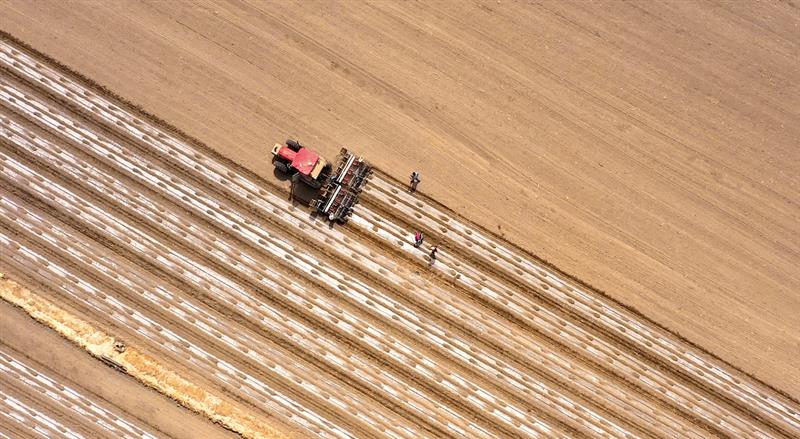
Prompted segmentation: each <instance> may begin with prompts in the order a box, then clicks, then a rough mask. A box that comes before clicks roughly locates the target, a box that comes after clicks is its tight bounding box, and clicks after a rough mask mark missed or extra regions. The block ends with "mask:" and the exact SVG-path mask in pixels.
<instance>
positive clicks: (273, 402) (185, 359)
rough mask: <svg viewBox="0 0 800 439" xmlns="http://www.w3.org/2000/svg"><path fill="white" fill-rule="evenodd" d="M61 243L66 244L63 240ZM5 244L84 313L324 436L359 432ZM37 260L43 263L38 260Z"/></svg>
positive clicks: (26, 270)
mask: <svg viewBox="0 0 800 439" xmlns="http://www.w3.org/2000/svg"><path fill="white" fill-rule="evenodd" d="M0 224H2V223H0ZM3 227H6V226H2V227H0V232H2V231H3V230H4V228H3ZM61 245H62V246H65V245H66V244H65V243H61ZM0 248H3V250H4V251H7V252H8V253H7V254H9V255H11V256H10V258H8V259H7V260H5V261H4V263H8V264H10V265H14V266H15V268H17V269H18V270H19V272H20V273H23V274H24V276H26V277H28V278H30V279H34V281H36V282H39V283H41V284H42V285H50V286H54V287H55V288H57V289H58V290H59V291H60V292H61V293H63V294H65V297H66V298H68V299H71V300H74V301H75V302H73V303H75V304H76V306H79V307H83V308H82V312H83V313H88V314H89V315H91V316H93V317H94V318H95V319H97V320H98V321H105V320H106V319H111V321H113V322H114V323H115V324H116V325H119V326H120V327H121V328H125V329H124V331H132V332H133V333H134V334H137V335H138V337H139V338H141V339H142V341H145V342H150V343H152V342H153V341H156V342H157V343H158V344H157V345H156V346H157V347H158V348H157V350H159V351H161V352H162V355H164V356H166V357H167V358H172V359H173V360H175V361H176V363H178V364H183V365H184V366H185V367H187V368H188V369H190V370H195V371H199V372H201V373H202V374H203V376H205V377H207V378H208V375H209V374H211V375H212V376H211V378H209V379H212V380H213V379H217V380H220V382H221V383H223V387H227V388H228V389H230V391H232V392H233V393H239V394H241V395H242V396H243V397H244V398H245V399H249V400H251V403H257V404H259V405H261V406H266V407H267V409H268V410H269V411H270V412H271V413H273V414H275V415H282V416H284V417H285V418H286V419H287V420H288V421H289V422H293V423H295V424H297V425H298V426H300V427H302V428H305V429H307V430H309V431H311V432H313V433H315V434H317V435H319V436H321V437H355V436H354V435H353V434H350V433H348V432H347V431H346V430H343V429H341V428H340V427H338V426H335V425H333V424H331V423H330V422H329V421H327V420H326V419H325V418H324V417H322V416H320V415H319V414H317V413H315V412H314V411H313V410H312V409H310V408H309V407H307V406H303V405H301V404H300V403H298V402H297V401H295V400H294V399H293V398H292V397H291V396H289V394H287V393H284V392H281V391H280V390H276V389H274V388H270V387H268V386H265V385H263V383H260V382H259V381H258V380H257V379H255V378H254V377H252V376H250V375H249V374H245V373H242V372H241V371H238V370H237V369H236V368H235V367H233V366H232V365H231V364H230V363H228V362H226V361H223V360H221V359H220V358H219V357H216V356H214V355H213V354H211V353H209V352H207V351H205V350H204V349H203V348H201V347H198V346H196V345H194V344H191V343H190V342H189V341H187V340H186V339H185V338H183V337H180V336H179V335H177V334H176V333H174V332H173V331H171V330H170V329H169V328H168V327H165V326H163V325H160V324H158V323H156V322H155V321H153V320H152V319H150V318H149V317H147V316H145V315H144V314H142V313H140V312H138V311H136V310H134V309H132V308H130V307H128V306H126V305H124V304H123V303H122V302H120V301H119V300H118V299H115V298H114V297H111V296H108V295H106V294H105V293H103V292H102V290H101V289H100V288H97V287H96V286H95V285H93V284H92V281H91V280H86V279H84V278H83V277H81V278H78V277H77V276H76V275H74V274H73V272H74V270H71V269H69V268H66V267H65V266H62V265H60V264H58V263H56V262H55V260H54V259H53V258H48V256H49V255H50V254H49V253H46V252H41V251H39V250H36V249H34V248H32V247H31V246H29V245H27V244H24V243H21V242H19V241H16V240H14V239H12V238H10V237H9V236H8V235H7V234H1V235H0ZM37 263H38V264H39V266H38V267H37V266H36V265H33V264H37ZM267 364H268V365H269V364H270V363H267Z"/></svg>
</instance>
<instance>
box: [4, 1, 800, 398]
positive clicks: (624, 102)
mask: <svg viewBox="0 0 800 439" xmlns="http://www.w3.org/2000/svg"><path fill="white" fill-rule="evenodd" d="M3 12H4V21H3V22H2V24H0V26H1V27H2V30H4V31H7V32H9V33H10V34H12V35H14V36H15V37H18V38H20V39H21V40H23V41H25V42H27V43H29V44H30V45H31V46H33V47H35V48H36V49H38V50H41V51H42V52H44V53H46V54H48V55H50V56H52V57H54V58H56V59H58V60H59V61H60V62H63V63H64V64H66V65H67V66H69V67H71V68H73V69H75V70H76V71H78V72H80V73H82V74H84V75H86V76H87V77H90V78H92V79H93V80H95V81H97V82H98V83H99V84H101V85H103V86H105V87H107V88H108V89H109V90H111V91H112V92H114V93H116V94H119V95H121V96H123V97H125V98H126V99H128V100H130V101H131V102H133V103H135V104H137V105H140V106H141V107H142V108H143V109H144V110H146V111H147V112H149V113H152V114H155V115H157V116H158V117H160V118H162V119H164V120H166V121H167V122H169V123H170V124H173V125H175V126H176V127H177V128H179V129H180V130H182V131H184V132H186V133H188V134H189V135H191V136H193V137H195V138H197V139H198V140H200V141H201V142H203V143H205V144H206V145H209V146H210V147H212V148H214V149H215V150H217V151H218V152H219V153H221V154H222V155H224V156H225V157H227V158H229V159H231V160H233V161H234V162H236V163H238V164H239V165H241V166H244V167H245V168H247V169H249V170H250V171H252V172H254V173H256V174H258V175H260V176H263V177H266V178H267V179H271V180H274V176H273V175H272V168H271V166H270V163H269V160H268V157H267V155H268V153H269V147H270V146H271V145H272V144H273V143H274V142H276V141H281V140H282V139H283V138H285V137H287V136H290V137H298V138H300V140H301V141H304V142H305V143H306V144H309V145H311V146H313V147H315V148H316V149H318V150H320V151H321V152H323V153H324V154H325V155H326V156H329V157H332V156H333V155H335V153H336V152H337V151H338V149H339V147H340V146H347V147H348V148H350V149H354V150H357V151H360V152H362V153H363V154H364V155H365V156H367V157H368V159H370V160H371V161H372V162H374V163H375V164H376V165H377V166H379V167H380V168H381V169H382V170H384V171H385V172H387V173H388V174H389V175H390V176H392V177H395V178H397V179H400V180H404V179H406V178H407V175H408V174H409V173H410V172H411V171H412V170H419V171H421V172H422V179H423V182H422V184H421V185H420V189H421V191H422V192H423V193H424V194H426V195H429V196H431V197H432V198H434V199H436V200H438V201H441V202H442V203H443V204H445V205H447V206H449V207H451V208H452V209H453V210H455V211H456V212H458V213H460V214H463V215H464V216H465V217H467V218H469V219H471V220H474V221H476V222H477V223H478V224H480V225H482V226H484V227H486V228H487V229H488V230H491V231H492V232H494V233H497V234H498V235H500V236H502V237H504V238H505V239H507V240H509V241H511V242H513V243H515V244H518V245H519V246H521V247H522V248H525V249H528V250H530V251H531V252H532V253H534V254H536V255H537V256H539V257H541V258H543V259H545V260H547V261H549V262H551V263H552V264H554V265H556V266H558V267H559V268H560V269H562V270H564V271H565V272H567V273H570V274H571V275H573V276H575V277H576V278H579V279H581V280H583V281H585V282H587V283H589V284H591V285H594V286H595V287H597V288H598V289H600V290H603V291H605V292H606V293H607V294H608V295H609V296H611V297H613V298H614V299H617V300H619V301H620V302H622V303H624V304H626V305H629V306H631V307H633V308H635V309H637V310H638V311H640V312H642V313H643V314H644V315H646V316H647V317H649V318H651V319H652V320H654V321H655V322H657V323H659V324H661V325H663V326H665V327H667V328H669V329H670V330H672V331H675V332H677V333H680V334H682V335H683V336H685V337H686V338H687V339H689V340H690V341H692V342H694V343H696V344H698V345H699V346H701V347H702V348H704V349H706V350H708V351H709V352H711V353H713V354H715V355H717V356H719V357H720V358H721V359H723V360H724V361H726V362H728V363H730V364H732V365H734V366H736V367H738V368H740V369H742V370H744V371H746V372H748V373H751V374H753V375H754V376H756V377H757V378H759V379H761V380H763V381H765V382H766V383H768V384H770V385H771V386H773V387H775V388H777V389H781V390H783V391H785V392H787V393H788V394H790V395H791V396H793V397H794V398H800V370H799V369H798V368H796V367H795V364H796V356H797V352H798V351H800V320H798V319H797V314H798V311H800V295H798V293H797V292H798V291H800V271H798V269H797V267H798V266H800V238H799V237H800V221H798V220H800V205H799V204H798V200H800V196H799V195H800V194H799V193H798V192H799V190H800V188H799V187H798V183H799V180H800V173H799V172H798V169H799V168H800V123H798V122H800V106H798V105H797V104H796V103H797V102H800V86H798V85H797V84H798V83H799V82H798V81H800V70H798V64H797V59H798V55H800V33H798V32H797V28H798V26H799V24H798V23H799V22H800V12H799V11H798V9H797V7H796V6H794V5H793V3H791V2H780V3H777V2H776V3H745V2H742V3H735V4H728V3H721V4H717V3H687V2H673V3H665V4H656V3H646V4H644V3H643V4H636V3H634V4H627V3H622V2H608V3H602V2H601V3H595V4H592V5H586V4H584V3H577V2H575V3H570V2H544V3H541V4H532V5H522V4H518V3H514V2H505V1H503V2H500V3H497V2H492V3H470V4H466V3H464V2H450V3H447V2H443V3H433V4H406V3H402V4H400V3H393V2H379V3H366V4H364V3H358V2H344V3H342V4H332V3H328V2H300V3H292V2H274V3H263V2H246V1H243V2H230V3H224V4H215V3H211V2H199V3H196V4H192V5H187V4H183V3H169V2H168V3H164V2H141V3H139V2H137V3H134V2H125V3H119V2H107V3H101V4H96V3H61V2H17V1H11V2H5V5H4V6H3ZM429 225H430V224H421V225H420V227H423V228H424V227H427V226H429ZM430 236H432V237H433V238H434V239H438V238H441V237H440V236H438V235H437V234H436V233H435V232H433V233H431V234H430Z"/></svg>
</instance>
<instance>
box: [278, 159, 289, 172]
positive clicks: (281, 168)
mask: <svg viewBox="0 0 800 439" xmlns="http://www.w3.org/2000/svg"><path fill="white" fill-rule="evenodd" d="M275 169H277V170H278V171H280V172H283V173H284V174H286V173H288V172H289V166H287V165H286V163H284V162H280V161H278V162H275Z"/></svg>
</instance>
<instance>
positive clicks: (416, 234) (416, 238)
mask: <svg viewBox="0 0 800 439" xmlns="http://www.w3.org/2000/svg"><path fill="white" fill-rule="evenodd" d="M423 239H425V237H424V236H422V232H414V247H415V248H419V246H421V245H422V240H423Z"/></svg>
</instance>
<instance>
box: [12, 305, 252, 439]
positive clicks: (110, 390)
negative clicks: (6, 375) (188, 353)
mask: <svg viewBox="0 0 800 439" xmlns="http://www.w3.org/2000/svg"><path fill="white" fill-rule="evenodd" d="M0 334H3V336H2V342H1V344H2V345H4V346H7V347H10V348H11V349H13V350H15V351H16V355H15V358H16V359H17V360H19V361H22V362H25V363H26V364H29V365H35V366H37V367H41V368H40V369H39V370H42V371H44V370H46V371H47V372H46V373H47V374H48V376H49V377H51V378H59V377H60V378H62V379H63V380H62V381H61V383H62V384H65V385H69V386H70V387H72V388H73V389H78V391H80V392H81V393H83V392H87V393H88V394H92V395H93V397H94V398H95V399H98V398H99V399H101V400H102V401H104V402H105V403H106V404H109V405H111V406H115V407H117V408H118V410H119V411H121V412H123V413H125V414H126V415H128V416H130V419H132V420H137V422H138V423H140V424H146V425H148V426H149V427H150V428H152V429H153V430H155V431H156V432H157V433H158V434H159V435H161V436H164V437H169V438H175V439H178V438H186V439H192V438H197V437H203V438H219V439H224V438H227V439H232V438H235V437H238V436H237V435H236V434H234V433H232V432H230V431H227V430H225V429H223V428H221V427H219V426H217V425H216V424H212V423H210V422H208V420H207V419H206V418H204V417H202V416H199V415H196V414H194V413H192V412H190V411H188V410H185V409H183V408H182V407H180V406H178V405H177V404H176V403H175V402H174V401H172V400H170V399H168V398H166V397H164V396H163V395H161V394H159V393H158V392H156V391H154V390H151V389H149V388H147V387H144V386H142V385H141V384H140V383H139V382H137V381H136V380H134V379H132V378H131V377H129V376H128V375H125V374H124V373H120V372H118V371H116V370H114V369H112V368H111V367H105V366H99V367H98V363H97V361H96V360H95V359H93V358H92V357H90V356H88V355H86V352H85V351H84V350H83V349H80V348H78V347H77V346H75V345H73V344H71V343H70V342H69V341H67V340H65V339H63V338H62V337H60V336H58V334H56V333H55V332H53V331H51V330H49V329H48V328H46V327H45V326H43V325H41V324H39V323H37V322H36V321H35V320H33V319H32V318H30V317H29V316H28V315H27V314H26V313H25V312H24V311H22V310H21V309H19V308H17V307H15V306H13V305H11V304H9V303H7V302H5V301H2V300H0Z"/></svg>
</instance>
